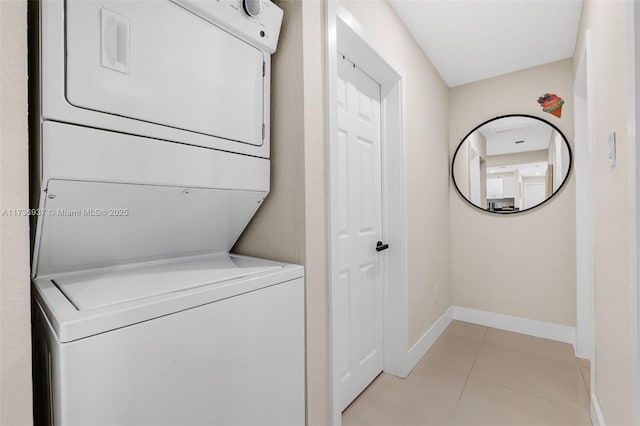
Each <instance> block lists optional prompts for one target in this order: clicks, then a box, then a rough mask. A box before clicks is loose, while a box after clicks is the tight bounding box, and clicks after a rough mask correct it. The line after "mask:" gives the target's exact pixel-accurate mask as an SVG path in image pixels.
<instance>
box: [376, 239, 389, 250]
mask: <svg viewBox="0 0 640 426" xmlns="http://www.w3.org/2000/svg"><path fill="white" fill-rule="evenodd" d="M388 248H389V244H382V241H378V242H377V243H376V251H382V250H386V249H388Z"/></svg>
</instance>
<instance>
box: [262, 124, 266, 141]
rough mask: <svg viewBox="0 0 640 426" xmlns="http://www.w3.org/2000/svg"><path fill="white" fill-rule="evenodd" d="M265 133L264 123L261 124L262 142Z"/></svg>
mask: <svg viewBox="0 0 640 426" xmlns="http://www.w3.org/2000/svg"><path fill="white" fill-rule="evenodd" d="M265 132H266V129H265V126H264V123H262V140H264V136H265Z"/></svg>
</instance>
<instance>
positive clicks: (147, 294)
mask: <svg viewBox="0 0 640 426" xmlns="http://www.w3.org/2000/svg"><path fill="white" fill-rule="evenodd" d="M39 18H40V20H39V46H38V51H39V52H40V67H39V72H40V75H39V76H37V77H36V78H33V79H32V80H34V81H36V82H37V83H38V87H37V90H38V91H39V94H40V96H39V98H38V101H39V105H38V106H37V108H38V111H36V112H37V114H36V115H37V116H38V117H39V118H40V120H39V122H38V123H37V124H36V125H35V126H34V130H35V134H36V138H35V140H33V141H32V151H33V152H34V153H35V160H36V163H37V164H39V167H37V168H35V170H34V176H33V178H34V179H33V181H34V183H35V185H34V186H35V187H34V189H33V194H34V195H35V197H34V198H37V199H38V206H39V211H40V213H41V214H40V215H39V216H37V221H36V222H35V223H34V225H35V229H36V232H35V235H34V251H33V254H34V255H33V268H32V270H33V289H34V292H33V294H34V309H33V311H34V360H35V363H34V373H35V374H34V384H35V411H36V415H35V418H36V422H37V423H38V424H55V425H65V426H66V425H83V426H86V425H225V426H227V425H261V426H262V425H278V426H287V425H292V426H293V425H302V424H304V418H305V398H304V271H303V268H302V267H301V266H298V265H289V264H284V263H279V262H273V261H268V260H263V259H255V258H250V257H245V256H238V255H234V254H230V253H229V250H230V249H231V248H232V247H233V245H234V243H235V242H236V240H237V239H238V237H239V236H240V234H241V233H242V231H243V230H244V228H245V227H246V225H247V224H248V223H249V221H250V220H251V218H252V217H253V215H254V214H255V212H256V211H257V209H258V208H259V207H260V205H261V203H262V202H263V200H264V199H265V197H266V196H267V194H268V192H269V176H270V161H269V142H270V141H269V97H270V83H269V80H270V66H269V62H270V54H271V53H273V52H274V51H275V48H276V44H277V40H278V35H279V31H280V24H281V21H282V10H280V9H279V8H278V7H277V6H275V5H274V4H273V3H271V2H270V1H269V0H261V1H256V0H216V1H198V0H194V1H189V0H175V1H162V0H158V1H134V0H132V1H121V0H95V1H94V0H91V1H85V0H66V1H62V0H44V1H42V2H41V4H40V8H39ZM34 77H35V76H34Z"/></svg>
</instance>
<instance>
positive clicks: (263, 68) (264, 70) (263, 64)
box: [262, 61, 267, 77]
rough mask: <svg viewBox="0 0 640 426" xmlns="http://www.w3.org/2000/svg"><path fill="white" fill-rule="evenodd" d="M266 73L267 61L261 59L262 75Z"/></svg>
mask: <svg viewBox="0 0 640 426" xmlns="http://www.w3.org/2000/svg"><path fill="white" fill-rule="evenodd" d="M266 73H267V63H266V62H265V61H262V76H263V77H264V76H265V74H266Z"/></svg>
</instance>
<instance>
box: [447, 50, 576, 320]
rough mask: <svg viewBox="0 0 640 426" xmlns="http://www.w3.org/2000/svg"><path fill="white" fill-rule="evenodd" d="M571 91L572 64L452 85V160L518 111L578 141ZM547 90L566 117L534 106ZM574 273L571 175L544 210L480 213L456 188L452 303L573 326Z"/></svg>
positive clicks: (452, 211)
mask: <svg viewBox="0 0 640 426" xmlns="http://www.w3.org/2000/svg"><path fill="white" fill-rule="evenodd" d="M572 88H573V67H572V60H571V59H568V60H564V61H559V62H554V63H551V64H547V65H543V66H539V67H535V68H529V69H527V70H523V71H518V72H515V73H511V74H507V75H504V76H501V77H495V78H491V79H488V80H483V81H480V82H476V83H470V84H467V85H463V86H458V87H455V88H452V89H451V90H450V101H449V102H450V104H449V112H450V116H449V120H450V138H451V139H450V152H451V155H453V152H454V150H455V148H456V147H457V145H458V143H459V142H460V140H461V139H462V138H463V137H464V136H465V135H466V134H467V133H468V132H469V130H471V129H473V128H474V127H475V126H477V125H478V124H480V123H482V122H484V121H486V120H488V119H490V118H493V117H496V116H499V115H504V114H513V113H524V114H530V115H534V116H538V117H541V118H544V119H546V120H548V121H550V122H552V123H554V124H555V125H557V126H558V127H559V128H560V129H561V130H562V131H563V133H564V134H565V136H566V137H567V138H568V139H569V142H570V143H572V140H573V106H572V105H571V99H572V96H573V91H572V90H573V89H572ZM547 92H550V93H556V94H557V95H559V96H561V97H562V98H563V99H565V102H566V103H565V105H564V107H563V112H562V118H561V119H558V118H556V117H555V116H553V115H551V114H547V113H545V112H543V111H542V109H541V108H540V106H539V105H538V103H537V102H536V100H537V99H538V97H539V96H541V95H543V94H544V93H547ZM488 100H489V101H488ZM536 155H537V154H536ZM543 161H544V160H543ZM488 166H489V165H488ZM575 274H576V273H575V183H574V179H573V177H571V178H570V179H569V181H568V184H567V185H566V186H565V187H564V188H563V189H562V190H561V191H560V193H559V194H557V195H556V196H555V197H554V199H553V200H551V201H549V202H547V203H546V204H545V205H544V206H543V207H541V208H538V209H534V210H532V211H530V212H525V213H522V214H515V215H495V214H491V213H483V212H481V211H478V210H477V209H474V208H472V207H471V206H469V205H468V204H467V203H466V202H465V201H463V200H462V199H461V198H460V196H459V195H458V194H457V193H456V192H455V190H454V189H453V188H452V190H451V280H452V283H451V285H452V292H453V304H454V305H458V306H464V307H467V308H474V309H480V310H485V311H490V312H496V313H501V314H507V315H513V316H518V317H524V318H529V319H535V320H540V321H547V322H552V323H558V324H563V325H569V326H574V325H575V317H576V291H575V286H576V278H575V276H576V275H575Z"/></svg>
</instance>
